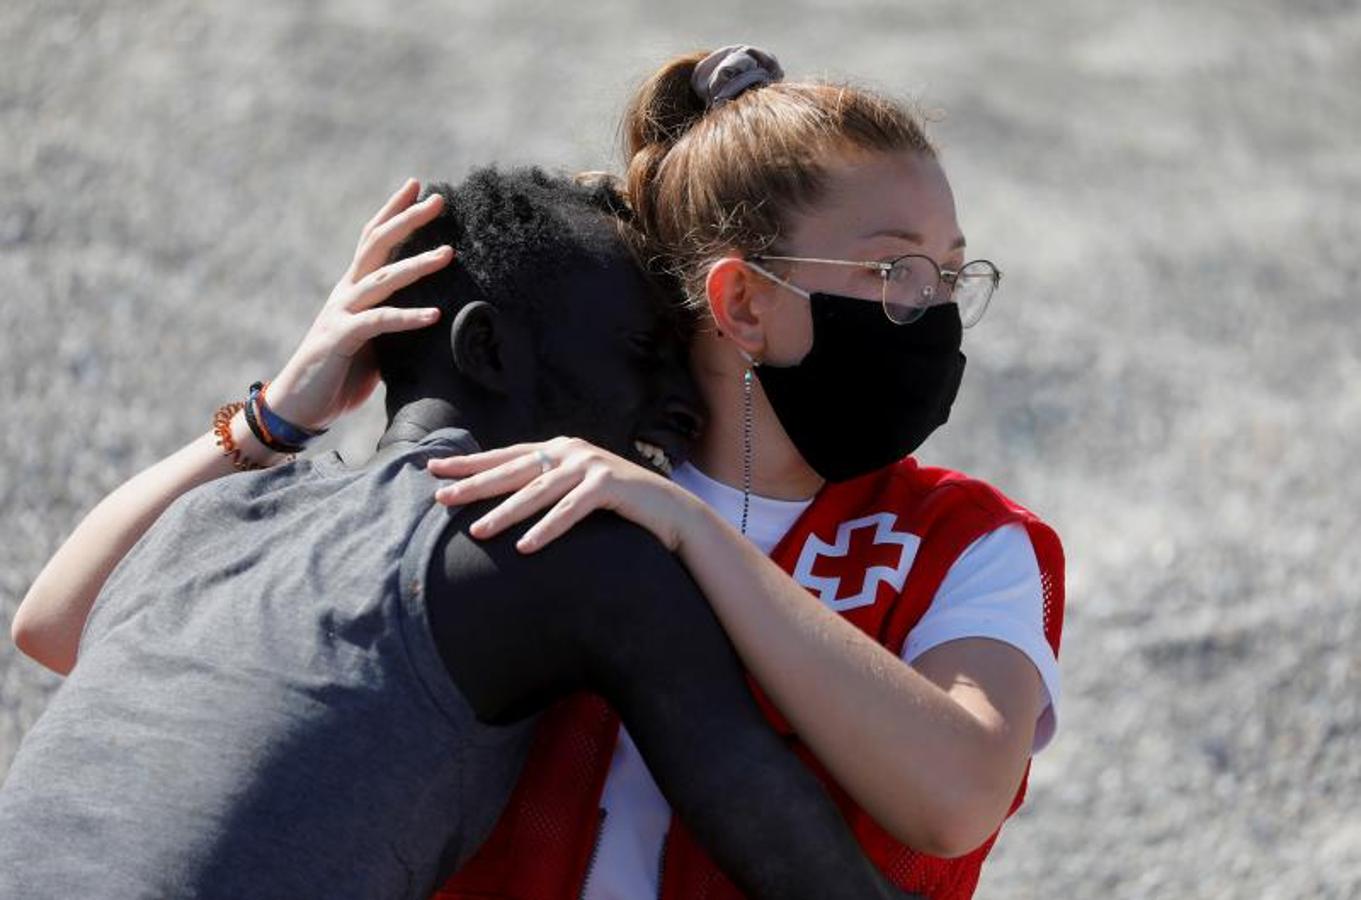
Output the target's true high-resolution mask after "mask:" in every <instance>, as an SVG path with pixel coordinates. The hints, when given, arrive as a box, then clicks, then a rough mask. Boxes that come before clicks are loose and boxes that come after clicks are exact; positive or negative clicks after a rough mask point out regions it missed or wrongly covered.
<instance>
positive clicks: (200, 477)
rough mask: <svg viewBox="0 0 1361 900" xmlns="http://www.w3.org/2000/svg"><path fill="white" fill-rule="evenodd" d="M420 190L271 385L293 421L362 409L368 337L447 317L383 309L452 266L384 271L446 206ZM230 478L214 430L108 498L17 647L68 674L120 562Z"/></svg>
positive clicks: (76, 539)
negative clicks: (395, 251) (176, 510)
mask: <svg viewBox="0 0 1361 900" xmlns="http://www.w3.org/2000/svg"><path fill="white" fill-rule="evenodd" d="M419 190H420V186H419V185H418V184H417V183H416V182H415V181H414V180H411V181H408V182H407V183H406V184H405V185H403V186H402V188H401V189H400V190H399V191H398V192H397V193H396V194H394V195H393V196H392V197H391V198H389V199H388V201H387V203H386V204H384V205H383V208H382V209H380V210H379V211H378V212H377V213H376V214H375V215H374V217H373V218H372V219H370V220H369V222H368V223H367V224H366V225H365V226H364V229H363V231H362V232H361V234H360V238H359V244H358V247H357V248H356V250H355V255H354V259H353V261H352V262H351V264H350V267H349V269H347V270H346V272H345V275H344V276H342V278H341V279H340V282H339V283H338V284H337V285H336V287H335V290H333V291H332V292H331V296H330V298H329V299H328V300H327V301H326V305H325V306H323V307H322V310H321V313H320V314H319V315H318V316H317V318H316V320H315V321H314V322H313V323H312V326H311V328H310V329H309V330H308V332H307V335H306V336H305V337H304V338H303V341H302V343H301V344H300V345H299V346H298V349H297V350H296V351H295V352H294V354H293V356H292V357H291V358H290V359H289V361H288V364H287V365H286V366H284V369H283V371H282V372H281V373H280V374H279V376H278V377H277V378H276V379H274V381H273V382H271V384H270V388H269V400H270V406H271V407H272V408H273V409H274V410H275V411H276V412H278V413H279V414H280V415H281V416H282V417H283V418H285V419H288V420H289V421H292V422H295V423H297V424H299V425H303V426H307V427H312V428H319V427H323V426H325V425H326V424H328V423H329V422H331V421H332V420H334V419H335V418H336V417H338V416H340V415H341V414H343V413H344V412H345V411H347V410H349V409H353V408H354V407H356V406H358V405H359V404H361V403H363V402H364V400H365V399H366V398H367V397H368V396H369V394H371V393H372V392H373V388H374V387H375V386H376V385H377V383H378V373H377V370H376V369H375V368H374V365H373V362H372V360H371V359H370V358H369V355H368V354H367V353H366V352H365V348H366V345H367V342H368V340H369V339H370V338H372V337H373V336H375V335H378V334H383V333H387V332H392V331H405V330H409V329H413V328H423V327H425V326H427V325H429V324H431V323H432V322H434V321H436V319H438V315H439V311H438V310H429V309H395V308H391V307H381V306H379V304H381V303H383V302H384V301H385V300H387V298H388V297H390V296H391V295H392V294H393V293H394V292H396V291H397V290H399V289H400V288H402V287H405V286H406V285H408V284H411V283H412V282H413V281H416V280H417V279H419V278H421V277H423V276H424V275H426V274H428V273H430V272H433V271H435V270H437V269H440V268H443V267H444V266H445V265H448V263H449V261H450V260H451V259H452V258H453V252H452V251H451V250H450V248H448V247H443V248H439V249H437V250H434V251H431V252H429V253H425V254H421V255H420V256H415V257H411V258H409V259H403V260H400V261H398V262H394V263H391V264H388V265H385V263H386V261H387V259H388V256H389V254H390V253H391V251H392V248H393V247H395V246H396V245H397V244H398V243H400V242H401V241H402V240H404V239H405V238H406V237H407V236H408V235H410V234H411V232H412V231H414V230H415V229H417V228H419V227H420V226H421V225H424V224H425V223H427V222H429V221H430V220H431V219H433V218H434V217H435V216H436V215H438V214H439V210H440V208H441V206H442V203H443V201H442V198H441V197H440V196H439V195H438V194H432V195H431V196H430V198H428V199H427V200H426V201H424V202H422V203H414V201H415V199H416V195H417V193H418V192H419ZM413 204H414V205H413ZM230 424H231V431H232V436H233V438H234V439H235V441H236V445H237V446H238V447H239V448H241V452H242V454H243V455H244V456H245V457H246V458H247V459H249V460H251V461H253V462H256V463H258V464H261V465H269V464H272V463H275V462H278V461H279V460H280V459H281V458H282V457H280V456H279V455H278V454H275V453H272V452H271V451H269V450H268V449H267V448H266V447H264V446H263V445H262V444H261V443H259V442H258V441H257V440H256V439H255V437H254V436H253V435H252V434H251V432H250V429H249V428H248V427H247V426H246V423H245V418H244V416H243V415H242V414H241V413H237V414H236V415H235V416H234V417H233V419H232V421H231V423H230ZM232 471H234V468H233V466H232V463H231V461H230V460H229V459H228V457H226V456H225V455H224V454H223V452H222V450H221V449H220V448H219V447H218V446H217V445H216V436H215V435H214V434H213V433H212V432H208V433H207V434H204V435H202V436H201V437H199V438H198V439H196V440H195V441H193V442H192V443H190V444H188V445H187V446H185V447H183V448H181V449H180V450H178V451H177V452H175V453H174V454H172V455H170V456H168V457H166V458H165V459H163V460H161V461H160V462H158V463H156V464H155V465H153V466H151V467H150V468H148V469H146V470H145V471H143V472H141V473H140V474H138V475H136V476H134V477H133V478H132V479H130V480H129V481H127V482H125V483H124V484H123V485H121V486H120V487H119V488H118V489H116V490H115V491H114V492H113V493H111V494H110V495H109V496H107V497H105V498H104V499H103V500H102V501H100V503H99V504H98V505H97V506H96V507H95V508H94V509H93V510H91V511H90V513H89V514H88V515H87V516H86V517H85V518H84V519H83V520H82V521H81V523H80V524H79V525H78V526H77V527H76V529H75V531H74V532H72V534H71V536H70V537H69V538H67V539H66V542H65V543H64V544H62V546H61V548H60V549H58V550H57V552H56V554H54V555H53V557H52V558H51V559H50V560H48V562H47V565H46V566H44V567H43V570H42V571H41V572H40V573H39V574H38V577H37V579H36V580H35V581H34V582H33V585H32V586H31V587H30V588H29V590H28V593H27V594H26V595H25V597H24V599H23V602H22V603H21V604H20V606H19V609H18V611H17V612H16V613H15V616H14V622H13V623H12V625H11V634H12V636H13V638H14V643H15V645H16V646H17V647H18V648H19V649H20V650H22V651H23V652H24V653H26V654H28V655H29V656H31V657H32V658H33V659H35V660H37V661H38V662H39V663H42V664H43V665H44V666H47V667H48V668H49V669H52V670H53V671H55V672H59V673H61V674H66V673H67V672H69V671H70V670H71V668H72V667H73V666H74V665H75V662H76V651H77V648H78V646H79V643H80V635H81V632H82V630H83V629H84V627H85V620H86V618H87V617H88V616H89V613H90V608H91V606H93V605H94V601H95V597H97V596H98V595H99V591H100V589H101V588H102V587H103V586H104V582H105V581H106V580H107V579H108V577H109V574H110V573H111V572H112V571H113V570H114V568H115V567H116V566H117V565H118V562H119V561H120V560H121V559H122V558H123V557H124V556H125V555H126V554H127V552H128V551H129V550H130V549H131V548H132V546H133V545H134V544H136V543H137V541H138V539H140V538H141V536H142V535H143V534H144V533H145V532H146V530H147V529H148V528H150V527H151V524H152V523H153V522H155V521H156V519H157V518H158V517H159V516H160V514H161V513H162V512H164V511H165V509H166V507H168V506H169V505H170V504H171V503H172V502H174V500H175V499H176V498H177V497H179V496H180V495H181V494H183V493H185V492H186V491H188V490H190V489H192V488H194V487H197V486H198V485H200V484H203V483H205V482H208V481H211V480H213V479H215V478H219V477H221V476H223V475H227V474H230V473H231V472H232Z"/></svg>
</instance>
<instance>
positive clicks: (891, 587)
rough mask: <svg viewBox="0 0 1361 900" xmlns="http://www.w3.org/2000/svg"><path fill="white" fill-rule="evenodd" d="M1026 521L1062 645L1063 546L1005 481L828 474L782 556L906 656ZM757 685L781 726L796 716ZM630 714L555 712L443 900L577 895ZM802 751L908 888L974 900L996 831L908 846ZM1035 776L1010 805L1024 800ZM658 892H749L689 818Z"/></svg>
mask: <svg viewBox="0 0 1361 900" xmlns="http://www.w3.org/2000/svg"><path fill="white" fill-rule="evenodd" d="M1009 523H1019V524H1021V525H1023V526H1024V527H1025V528H1026V529H1027V531H1028V532H1029V534H1030V538H1031V541H1032V543H1033V544H1034V547H1035V553H1036V556H1037V558H1038V560H1039V567H1040V576H1041V584H1042V587H1043V590H1044V626H1045V634H1046V637H1047V638H1048V640H1049V643H1050V645H1051V646H1052V647H1053V648H1054V652H1055V653H1057V652H1058V648H1059V634H1060V630H1061V628H1062V625H1063V550H1062V547H1061V546H1060V544H1059V540H1058V537H1057V536H1056V535H1055V533H1054V532H1053V530H1052V529H1050V528H1049V527H1048V526H1047V525H1045V524H1044V523H1043V522H1041V521H1040V520H1039V519H1037V518H1036V517H1035V516H1034V515H1033V514H1031V513H1030V512H1028V511H1026V510H1025V509H1023V508H1022V507H1020V506H1018V505H1017V504H1015V503H1013V502H1012V501H1010V500H1009V499H1007V498H1006V497H1004V496H1003V495H1002V494H1001V493H1000V492H998V491H997V490H995V489H994V488H992V487H990V486H988V485H986V484H984V483H983V482H980V481H975V480H973V479H970V478H968V477H966V476H964V475H961V474H959V473H957V472H951V471H948V470H945V469H931V468H924V467H921V466H918V465H917V463H916V461H915V460H912V459H910V458H909V459H905V460H903V461H901V462H899V463H897V464H895V465H893V466H889V467H887V468H885V469H881V470H879V471H878V472H873V473H870V474H869V475H865V476H863V477H861V478H858V479H855V480H852V481H849V482H845V483H842V484H829V485H827V486H826V487H824V488H823V490H822V491H821V492H819V494H818V496H817V497H816V499H815V500H814V501H813V503H812V505H811V506H810V507H809V508H808V509H807V510H806V511H805V512H804V514H803V515H802V516H801V517H800V519H799V520H798V522H796V523H795V524H794V527H793V528H791V529H790V531H789V533H788V534H787V535H785V537H784V539H783V540H782V541H781V542H780V544H779V546H777V547H776V548H775V551H774V552H773V554H772V558H773V559H774V560H775V562H777V563H778V564H779V565H780V566H781V567H782V568H784V570H785V571H786V572H789V573H790V574H792V575H793V576H794V577H795V579H796V580H798V581H799V583H800V584H802V585H804V587H806V588H808V589H809V590H810V591H812V592H813V593H814V594H815V595H817V596H819V597H820V598H821V600H822V601H823V602H824V603H826V604H827V605H828V606H830V607H831V608H832V609H834V610H836V611H838V612H839V613H841V615H843V616H845V617H846V618H847V619H849V620H850V621H851V622H853V623H854V624H855V625H856V626H857V627H858V628H860V629H861V630H862V631H864V632H865V633H866V634H869V635H871V636H873V637H874V638H875V640H877V641H878V642H879V643H880V644H883V645H884V646H885V647H887V648H889V649H890V650H892V651H894V652H895V653H901V651H902V646H903V643H904V642H905V641H906V639H907V633H908V631H909V630H911V628H912V627H913V626H914V625H915V624H916V623H917V621H918V620H919V619H921V617H922V614H923V613H925V611H926V608H927V607H928V606H929V605H930V603H931V600H932V598H933V597H934V596H935V593H936V589H937V588H938V587H939V585H940V583H941V581H942V580H943V579H944V577H945V574H946V572H948V571H949V569H950V566H951V565H952V564H953V563H954V561H955V559H957V558H958V557H959V555H960V554H961V553H962V552H963V551H964V549H965V548H967V547H968V546H969V545H970V544H972V543H973V542H974V541H975V540H976V539H978V538H979V537H981V536H982V535H984V534H986V533H988V532H989V531H992V530H993V529H995V528H998V527H1000V526H1001V525H1005V524H1009ZM752 687H753V690H754V691H755V692H756V695H757V698H758V699H759V700H760V701H761V704H762V706H763V708H764V709H765V711H766V714H767V716H768V717H769V718H770V720H771V722H772V724H773V725H774V726H775V727H776V728H777V729H778V730H780V731H781V732H782V733H785V734H789V733H791V732H790V729H789V726H788V724H787V723H786V722H785V721H784V719H783V718H782V717H781V716H780V714H779V713H778V712H777V711H776V710H775V709H774V708H773V707H772V706H770V704H769V703H768V702H767V701H766V700H765V697H764V696H763V695H762V694H761V691H760V690H759V688H757V687H756V686H755V685H754V684H753V685H752ZM618 733H619V720H618V718H617V717H616V716H615V715H614V713H613V712H611V710H610V709H609V707H608V706H606V705H605V703H604V702H603V701H602V700H600V699H599V698H598V697H594V696H591V695H578V696H575V697H570V698H568V699H567V700H564V701H563V702H561V703H559V704H558V705H557V706H555V707H554V708H553V709H551V710H550V711H549V712H547V713H546V714H545V715H544V717H543V719H542V721H541V723H540V725H539V726H538V729H537V731H536V733H535V738H534V744H533V746H532V748H531V750H530V754H529V758H528V761H527V762H526V764H525V770H524V774H523V775H522V776H521V778H520V781H519V783H518V785H517V786H516V789H515V792H514V794H513V795H512V797H511V800H510V802H509V804H508V806H507V808H506V812H505V813H504V814H503V815H502V817H501V819H500V821H499V822H498V823H497V826H496V828H495V829H494V831H493V832H492V835H491V837H490V838H488V840H487V842H486V843H485V844H484V845H483V846H482V847H481V849H480V850H479V851H478V852H477V854H476V855H475V856H474V857H473V858H472V859H471V860H469V861H468V863H467V865H465V866H464V867H463V869H462V870H460V871H459V872H458V873H457V874H456V875H454V876H453V877H452V878H450V879H449V880H448V881H447V882H446V883H445V884H444V886H443V887H442V888H441V889H440V890H439V891H437V892H436V894H435V897H436V898H439V900H472V898H504V900H572V898H576V897H579V896H580V895H581V892H582V889H583V886H584V884H585V880H586V876H587V873H588V870H589V867H590V864H591V860H592V855H593V852H594V848H595V840H596V832H597V829H598V826H599V820H600V809H599V800H600V795H601V792H602V791H603V789H604V785H605V777H606V775H607V774H608V772H609V766H610V760H611V757H612V756H613V753H614V744H615V740H616V739H617V737H618ZM791 742H792V743H793V745H794V747H795V750H796V752H798V753H799V755H800V756H801V757H802V758H803V760H804V761H805V762H806V763H807V764H808V765H809V766H810V767H811V768H812V769H813V770H814V771H815V772H816V773H817V774H818V775H819V777H821V778H822V779H823V781H824V783H825V784H826V785H827V787H828V789H829V791H830V792H831V794H832V796H833V798H834V799H835V800H836V802H837V804H838V805H839V806H840V808H841V810H842V812H843V814H844V815H845V816H846V819H847V821H848V822H849V823H850V825H851V827H852V829H853V830H854V832H855V835H856V837H857V839H858V840H859V841H860V845H861V846H862V847H863V848H864V850H865V853H866V855H867V856H868V857H869V858H870V859H871V860H873V861H874V863H875V864H876V865H878V866H879V868H880V869H881V870H882V871H883V872H884V874H885V875H886V876H887V877H888V878H890V879H891V880H892V881H893V882H894V883H895V884H897V885H899V886H900V887H902V888H904V889H906V890H911V891H916V892H919V893H922V894H925V895H927V896H929V897H932V898H967V897H970V896H972V894H973V891H974V887H975V886H976V885H977V883H978V875H979V870H980V868H981V867H982V863H983V859H984V857H986V856H987V854H988V851H989V850H991V849H992V845H993V842H994V841H995V840H996V838H997V834H996V833H995V832H994V833H993V835H992V836H991V837H990V838H988V840H987V841H986V842H984V843H983V845H982V846H980V847H979V848H977V849H976V850H974V851H973V852H972V853H969V854H967V855H965V856H962V857H957V858H955V859H942V858H939V857H933V856H928V855H926V854H923V853H918V852H916V851H914V850H912V849H911V848H909V847H907V846H905V845H903V844H901V843H899V842H897V841H896V840H894V839H893V838H892V837H891V836H889V835H888V833H887V832H885V831H884V830H883V829H881V828H880V827H879V826H878V825H877V824H875V822H874V821H873V820H872V819H871V818H870V817H869V816H868V815H867V814H866V813H865V812H863V811H862V810H861V809H860V808H859V807H858V806H857V805H856V804H855V802H854V801H853V800H851V798H850V797H849V796H848V795H847V794H846V793H845V792H844V791H842V790H841V789H840V788H839V787H838V786H837V785H836V784H835V783H834V782H833V781H831V779H830V778H829V777H828V775H827V773H826V771H825V770H824V769H823V768H822V766H821V765H820V764H819V763H818V762H817V760H816V759H814V758H813V757H812V754H811V753H809V752H808V751H807V750H806V748H804V746H803V745H802V744H801V743H799V742H798V740H797V738H796V737H795V738H792V739H791ZM1024 795H1025V781H1024V779H1023V780H1022V783H1021V787H1020V789H1019V790H1018V791H1017V793H1016V799H1015V801H1014V802H1013V803H1012V806H1011V812H1015V811H1016V809H1017V808H1018V807H1019V806H1020V805H1021V801H1022V799H1023V797H1024ZM663 859H664V864H663V866H662V873H661V874H662V878H661V894H660V900H740V898H741V897H742V894H741V892H740V891H738V890H737V888H735V887H734V886H733V885H732V883H731V882H729V881H728V879H727V878H726V877H725V876H724V875H723V874H722V873H721V872H720V871H719V870H718V868H717V867H716V866H715V865H714V864H713V863H712V862H711V861H710V860H709V858H708V856H707V855H706V854H705V852H704V851H703V849H701V848H700V847H699V845H698V844H697V843H696V842H695V841H694V839H693V838H692V837H691V835H690V834H689V832H688V831H687V830H686V829H685V827H684V826H683V825H682V824H681V823H680V821H679V820H677V819H674V818H673V819H672V822H671V830H670V833H669V834H668V836H667V840H666V846H665V849H664V852H663Z"/></svg>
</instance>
